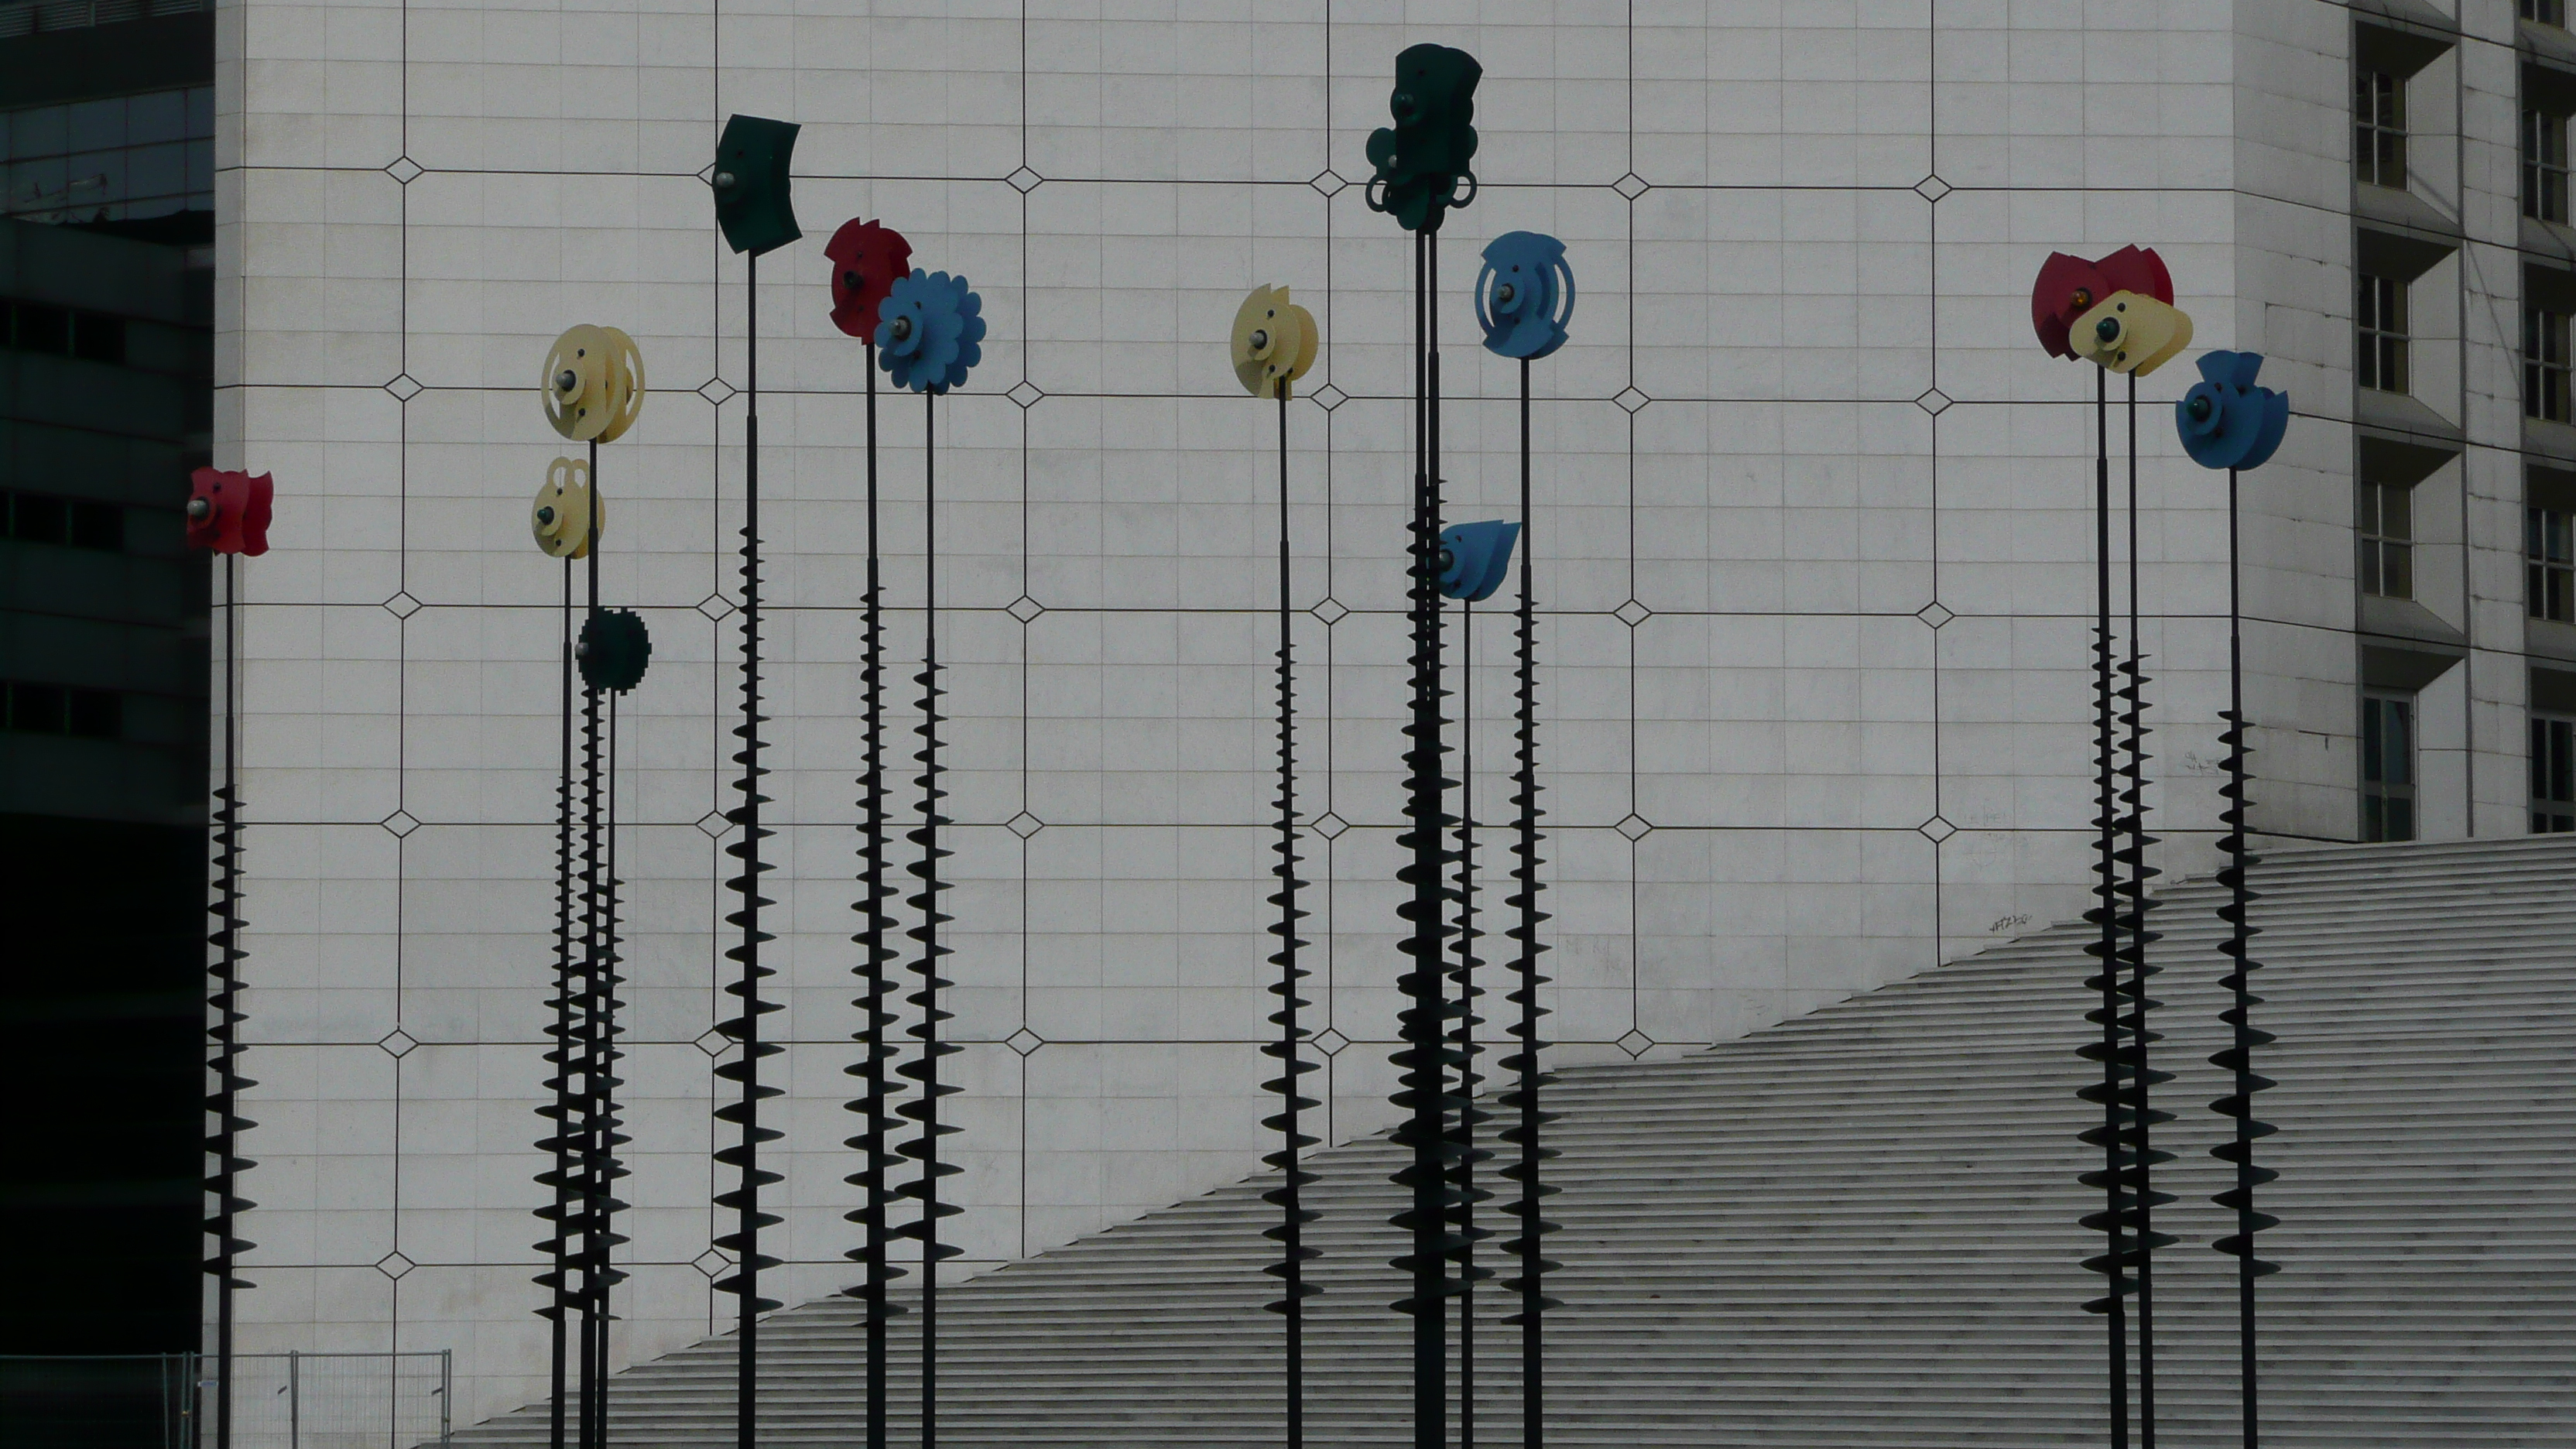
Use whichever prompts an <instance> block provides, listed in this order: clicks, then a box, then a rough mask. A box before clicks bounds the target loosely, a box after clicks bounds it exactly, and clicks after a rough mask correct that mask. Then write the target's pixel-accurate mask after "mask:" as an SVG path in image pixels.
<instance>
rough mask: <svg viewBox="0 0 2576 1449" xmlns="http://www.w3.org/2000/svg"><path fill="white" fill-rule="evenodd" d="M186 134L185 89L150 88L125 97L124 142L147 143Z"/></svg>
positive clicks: (181, 138)
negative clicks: (162, 89) (150, 90)
mask: <svg viewBox="0 0 2576 1449" xmlns="http://www.w3.org/2000/svg"><path fill="white" fill-rule="evenodd" d="M187 136H188V93H187V92H186V91H153V92H150V93H148V94H145V95H139V96H128V97H126V98H125V144H126V145H129V146H149V145H152V144H153V143H155V142H159V141H183V140H186V139H187Z"/></svg>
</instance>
